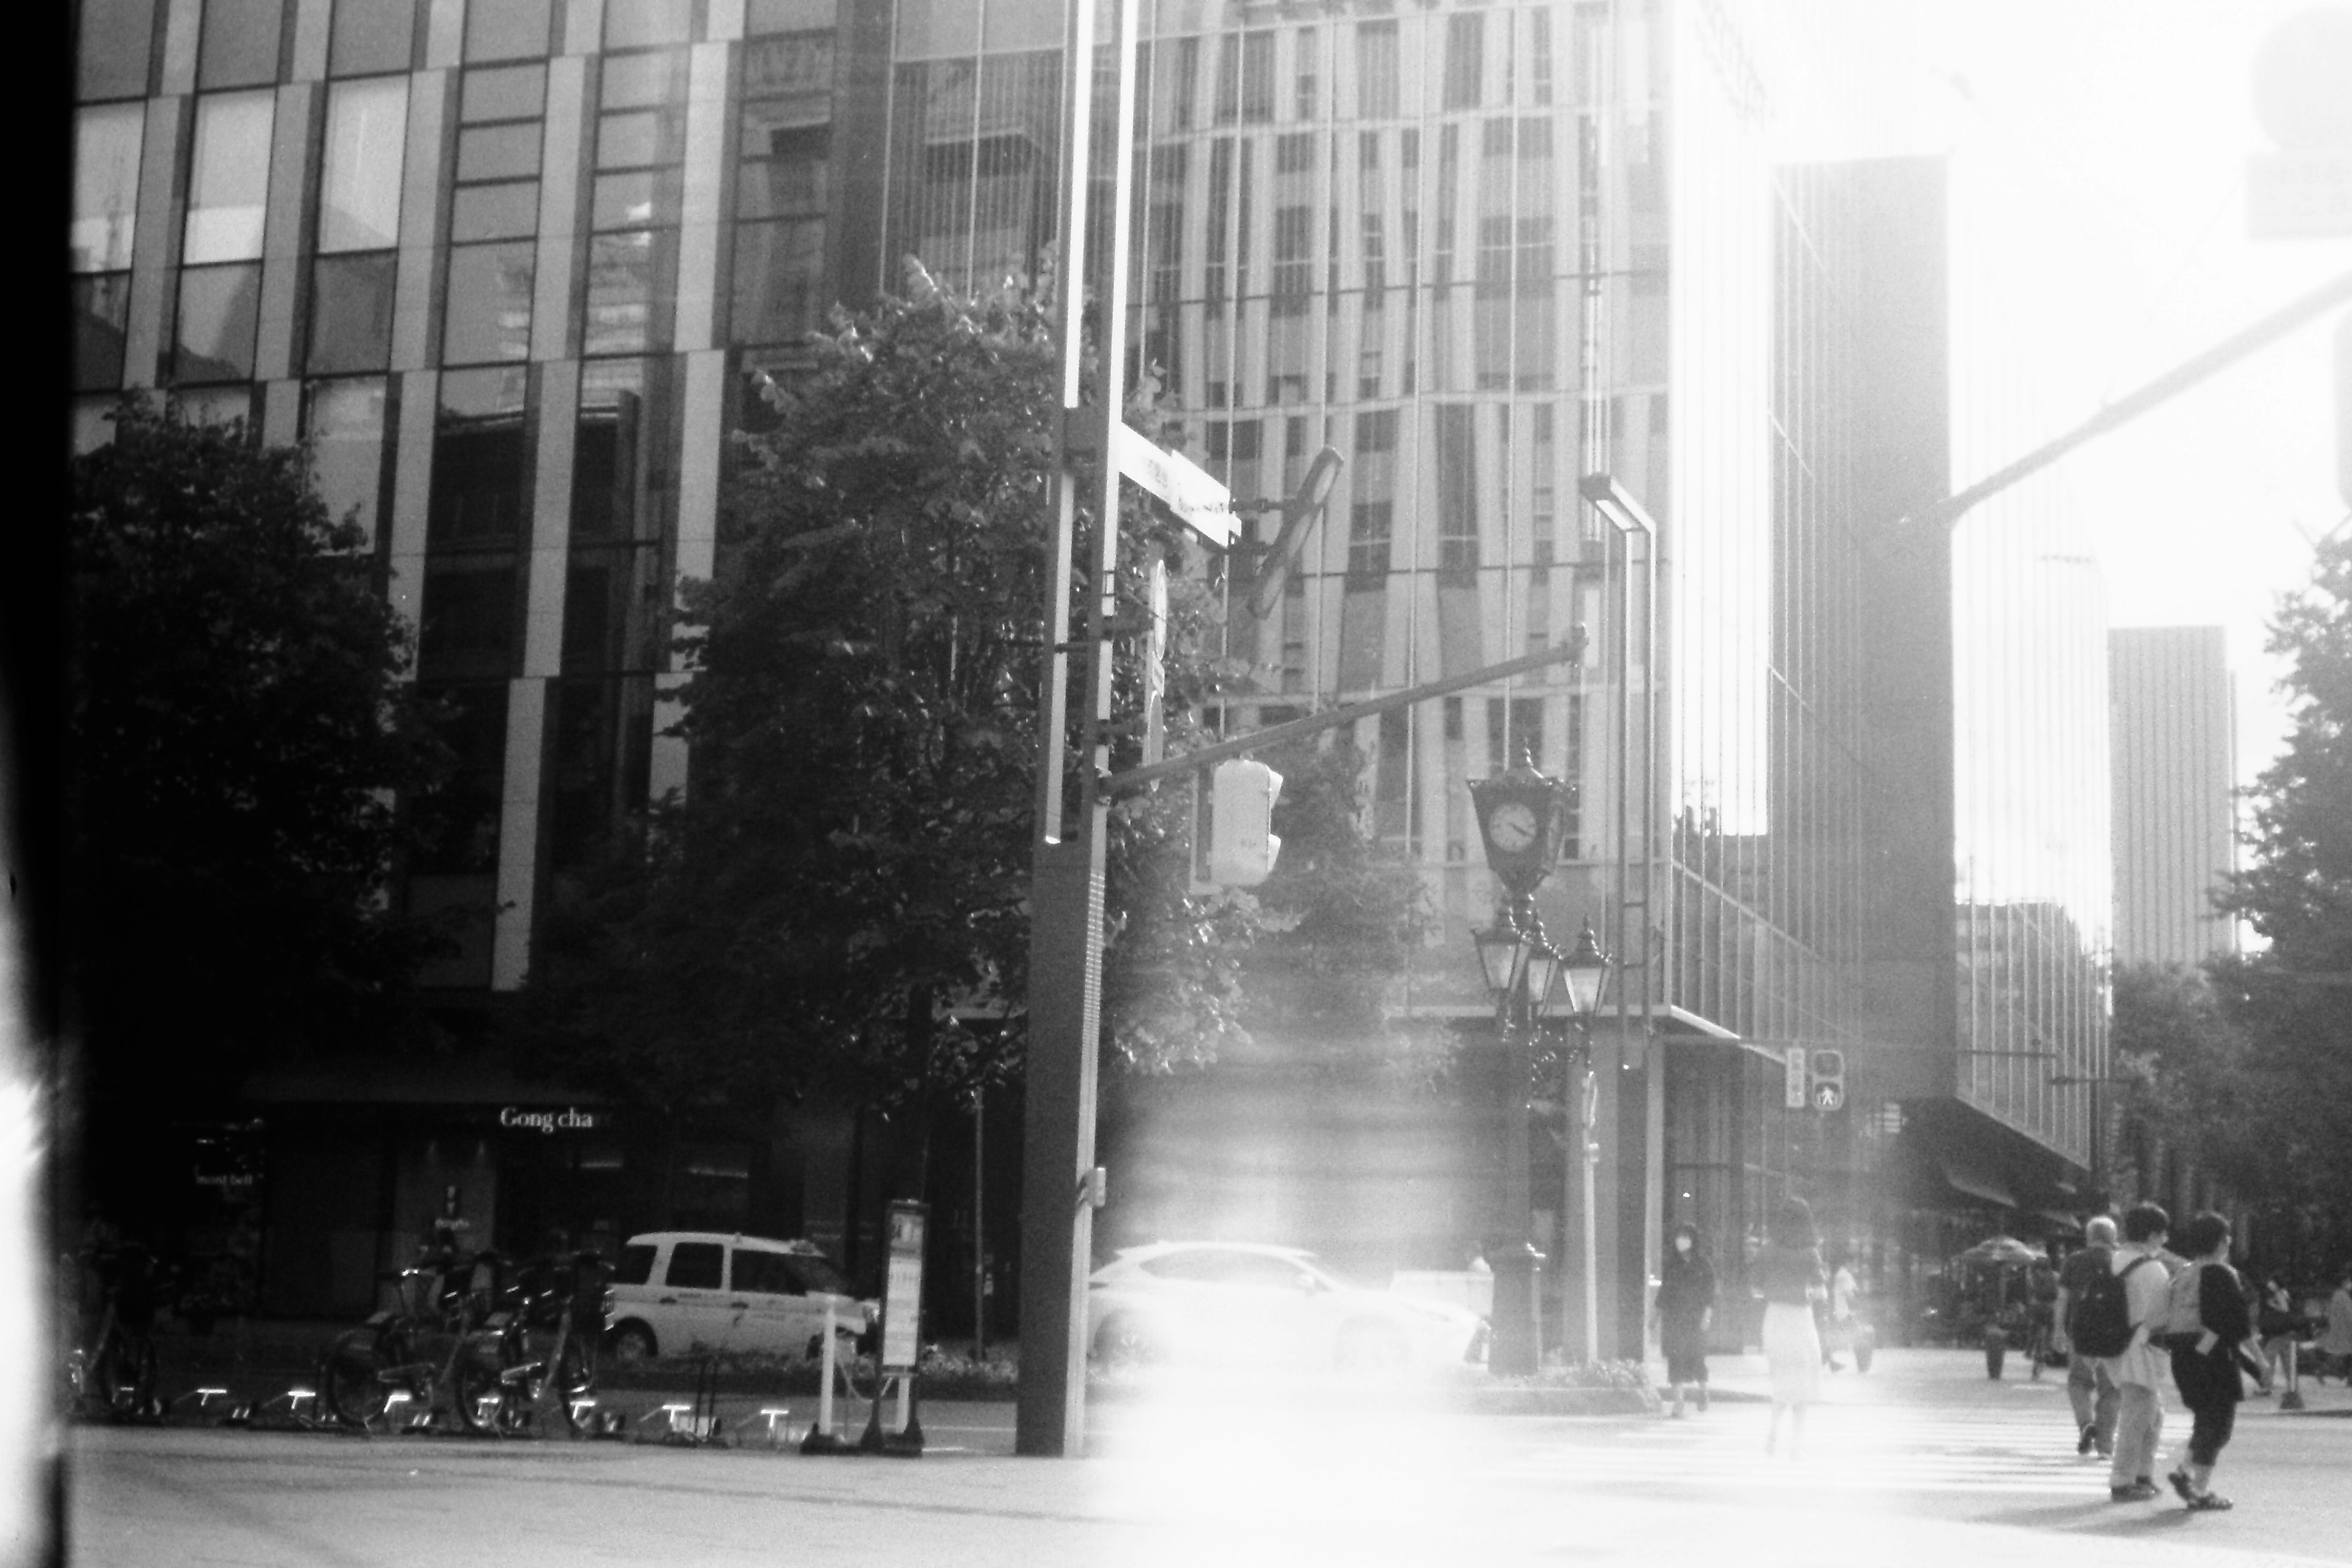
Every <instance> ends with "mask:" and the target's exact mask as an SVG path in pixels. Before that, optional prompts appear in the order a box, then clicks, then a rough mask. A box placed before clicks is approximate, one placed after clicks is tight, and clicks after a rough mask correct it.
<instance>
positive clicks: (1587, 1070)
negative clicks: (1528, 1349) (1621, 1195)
mask: <svg viewBox="0 0 2352 1568" xmlns="http://www.w3.org/2000/svg"><path fill="white" fill-rule="evenodd" d="M1614 967H1615V963H1614V962H1613V961H1612V959H1611V958H1610V956H1609V954H1608V953H1606V952H1602V951H1601V942H1600V939H1599V938H1597V937H1595V936H1594V935H1593V934H1592V922H1591V921H1589V920H1588V921H1585V922H1584V930H1583V931H1580V932H1579V933H1578V935H1577V938H1576V947H1575V950H1574V951H1573V952H1570V953H1569V954H1568V956H1566V957H1565V958H1563V959H1561V960H1560V963H1559V973H1560V978H1561V980H1562V982H1563V983H1564V984H1565V986H1566V988H1567V991H1568V1005H1569V1010H1570V1014H1571V1015H1573V1016H1574V1017H1575V1019H1576V1037H1577V1041H1578V1046H1577V1050H1576V1054H1575V1055H1574V1056H1573V1057H1563V1058H1561V1061H1560V1076H1561V1077H1562V1079H1566V1078H1567V1077H1568V1075H1569V1074H1570V1073H1574V1074H1576V1075H1577V1078H1578V1080H1579V1081H1578V1082H1576V1083H1574V1084H1570V1083H1567V1082H1563V1083H1562V1084H1561V1085H1560V1104H1561V1107H1562V1114H1563V1115H1564V1116H1565V1117H1566V1119H1567V1121H1568V1123H1569V1125H1568V1139H1567V1148H1568V1150H1569V1151H1570V1152H1571V1155H1572V1156H1573V1155H1574V1154H1576V1153H1580V1154H1581V1158H1580V1159H1579V1158H1575V1157H1571V1158H1570V1159H1568V1160H1566V1161H1564V1162H1562V1164H1561V1181H1562V1184H1564V1185H1565V1186H1566V1187H1568V1188H1570V1189H1577V1188H1580V1189H1581V1191H1580V1192H1579V1191H1575V1190H1570V1191H1566V1192H1563V1193H1561V1194H1560V1213H1561V1214H1562V1215H1566V1214H1567V1213H1569V1212H1570V1207H1571V1206H1572V1205H1574V1204H1575V1203H1576V1202H1577V1201H1578V1199H1579V1198H1581V1200H1582V1203H1583V1215H1584V1225H1583V1235H1582V1240H1583V1247H1582V1251H1583V1255H1584V1256H1583V1264H1584V1359H1585V1360H1586V1361H1588V1362H1594V1361H1599V1360H1600V1359H1601V1279H1600V1246H1599V1242H1598V1240H1597V1238H1596V1237H1595V1236H1594V1234H1593V1229H1594V1227H1593V1197H1592V1188H1593V1174H1594V1167H1595V1166H1597V1165H1599V1164H1600V1163H1601V1141H1600V1140H1599V1139H1598V1138H1596V1137H1594V1136H1593V1132H1594V1128H1593V1125H1592V1122H1593V1110H1594V1101H1595V1100H1596V1099H1598V1097H1599V1096H1598V1091H1599V1089H1600V1085H1599V1084H1597V1083H1595V1082H1594V1081H1593V1077H1592V1021H1593V1019H1594V1018H1596V1017H1597V1016H1600V1012H1601V994H1602V993H1604V992H1606V991H1607V990H1608V989H1609V972H1610V970H1611V969H1612V968H1614ZM1579 1174H1581V1175H1582V1178H1583V1179H1582V1181H1581V1182H1580V1181H1579V1180H1578V1176H1579ZM1560 1316H1561V1317H1562V1318H1563V1319H1566V1318H1567V1317H1568V1316H1569V1313H1568V1296H1567V1293H1566V1292H1565V1291H1563V1292H1561V1295H1560ZM1560 1343H1561V1344H1562V1345H1565V1344H1567V1343H1568V1325H1567V1324H1566V1323H1565V1322H1563V1323H1562V1325H1561V1331H1560Z"/></svg>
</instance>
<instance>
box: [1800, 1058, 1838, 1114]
mask: <svg viewBox="0 0 2352 1568" xmlns="http://www.w3.org/2000/svg"><path fill="white" fill-rule="evenodd" d="M1806 1066H1807V1068H1809V1069H1810V1070H1811V1074H1812V1102H1813V1109H1814V1110H1843V1109H1844V1108H1845V1053H1844V1052H1843V1051H1822V1050H1817V1051H1813V1052H1812V1053H1811V1055H1810V1057H1809V1058H1808V1059H1807V1062H1806Z"/></svg>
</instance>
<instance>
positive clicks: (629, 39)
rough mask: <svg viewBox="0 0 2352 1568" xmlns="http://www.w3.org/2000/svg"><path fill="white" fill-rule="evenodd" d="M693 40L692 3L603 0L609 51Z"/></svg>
mask: <svg viewBox="0 0 2352 1568" xmlns="http://www.w3.org/2000/svg"><path fill="white" fill-rule="evenodd" d="M475 3H476V4H477V5H478V4H480V0H475ZM693 41H694V0H605V3H604V47H606V48H608V49H642V48H650V47H654V46H656V45H660V44H688V43H692V42H693Z"/></svg>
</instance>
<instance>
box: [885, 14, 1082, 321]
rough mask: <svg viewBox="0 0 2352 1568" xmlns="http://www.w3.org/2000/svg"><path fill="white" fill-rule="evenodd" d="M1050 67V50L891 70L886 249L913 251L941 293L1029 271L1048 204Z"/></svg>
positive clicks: (1054, 55)
mask: <svg viewBox="0 0 2352 1568" xmlns="http://www.w3.org/2000/svg"><path fill="white" fill-rule="evenodd" d="M1060 71H1061V67H1060V55H1059V53H1058V51H1052V52H1042V53H1036V54H1017V55H1002V54H999V55H989V56H986V57H984V58H966V59H944V60H927V61H918V62H911V63H908V64H905V65H901V66H900V67H899V68H898V89H897V91H896V92H895V93H894V94H893V96H892V112H893V115H894V118H895V121H896V123H895V124H894V125H893V127H892V129H891V133H890V149H891V164H892V167H891V174H890V190H891V193H892V195H891V203H890V211H889V214H888V224H887V234H886V236H885V247H884V254H886V255H891V256H897V255H904V254H908V253H912V254H915V255H919V256H920V257H921V258H923V263H924V265H925V266H926V267H929V268H930V269H931V272H932V275H933V276H935V277H937V278H939V279H940V280H941V281H942V282H945V283H947V284H948V285H949V286H950V287H951V288H964V287H972V288H988V287H992V286H993V285H994V284H996V283H998V282H1000V281H1002V280H1003V279H1004V278H1006V277H1008V276H1013V275H1018V276H1022V277H1034V276H1036V274H1037V271H1038V268H1039V266H1040V263H1041V260H1042V258H1043V256H1044V253H1045V246H1046V244H1047V243H1048V241H1049V240H1050V239H1051V237H1052V234H1053V226H1054V222H1055V211H1056V207H1055V192H1054V188H1053V185H1054V166H1055V157H1056V155H1057V154H1056V148H1057V146H1058V141H1057V138H1058V136H1059V131H1058V129H1057V128H1058V124H1059V119H1058V116H1059V112H1060V100H1061V76H1060ZM975 126H977V128H978V134H977V136H975V134H974V127H975ZM892 281H893V283H894V284H895V282H896V279H893V280H892Z"/></svg>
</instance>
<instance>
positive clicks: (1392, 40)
mask: <svg viewBox="0 0 2352 1568" xmlns="http://www.w3.org/2000/svg"><path fill="white" fill-rule="evenodd" d="M1396 112H1397V25H1396V24H1395V23H1394V22H1359V23H1357V24H1356V117H1357V118H1358V119H1359V120H1392V119H1394V118H1395V117H1396Z"/></svg>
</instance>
